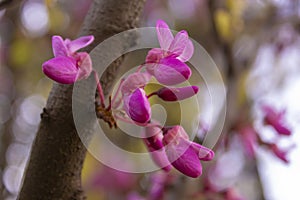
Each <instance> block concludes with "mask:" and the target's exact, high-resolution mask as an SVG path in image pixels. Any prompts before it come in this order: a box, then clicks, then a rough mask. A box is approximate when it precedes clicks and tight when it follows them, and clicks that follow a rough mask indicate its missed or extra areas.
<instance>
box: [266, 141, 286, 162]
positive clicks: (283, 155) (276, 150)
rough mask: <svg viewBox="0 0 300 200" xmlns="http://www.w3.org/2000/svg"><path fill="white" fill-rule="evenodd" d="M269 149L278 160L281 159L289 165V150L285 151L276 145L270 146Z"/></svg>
mask: <svg viewBox="0 0 300 200" xmlns="http://www.w3.org/2000/svg"><path fill="white" fill-rule="evenodd" d="M269 147H270V149H271V150H272V152H273V153H274V154H275V155H276V157H277V158H279V159H280V160H282V161H283V162H285V163H289V160H288V158H287V154H288V150H286V151H284V150H282V149H280V148H279V147H278V146H277V145H276V144H269Z"/></svg>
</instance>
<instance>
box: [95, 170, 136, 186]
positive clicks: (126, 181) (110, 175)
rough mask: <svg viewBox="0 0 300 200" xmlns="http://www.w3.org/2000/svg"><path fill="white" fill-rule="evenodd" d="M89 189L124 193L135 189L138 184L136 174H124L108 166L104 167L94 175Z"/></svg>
mask: <svg viewBox="0 0 300 200" xmlns="http://www.w3.org/2000/svg"><path fill="white" fill-rule="evenodd" d="M90 181H91V182H90V183H89V187H91V188H93V189H99V188H101V189H103V191H114V192H115V191H120V192H122V191H123V192H124V191H127V190H130V189H132V188H133V187H134V185H135V184H136V182H137V176H136V175H135V174H131V173H127V172H122V171H119V170H116V169H113V168H110V167H107V166H103V167H102V168H101V169H100V170H99V171H97V172H96V173H95V174H93V177H92V178H91V180H90Z"/></svg>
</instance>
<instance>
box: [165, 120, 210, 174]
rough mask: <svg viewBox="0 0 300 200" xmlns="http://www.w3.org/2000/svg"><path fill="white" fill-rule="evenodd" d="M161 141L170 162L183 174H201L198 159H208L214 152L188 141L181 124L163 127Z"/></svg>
mask: <svg viewBox="0 0 300 200" xmlns="http://www.w3.org/2000/svg"><path fill="white" fill-rule="evenodd" d="M163 132H164V133H163V134H164V138H163V143H164V145H165V149H166V154H167V156H168V159H169V161H170V162H171V164H172V165H173V166H174V167H175V168H176V169H177V170H178V171H180V172H182V173H183V174H185V175H187V176H190V177H193V178H196V177H198V176H200V175H201V174H202V165H201V163H200V160H203V161H210V160H212V159H213V157H214V152H213V151H212V150H210V149H208V148H206V147H204V146H202V145H200V144H197V143H195V142H191V141H189V137H188V135H187V133H186V132H185V130H184V129H183V128H182V127H181V126H178V125H177V126H173V127H168V128H164V129H163Z"/></svg>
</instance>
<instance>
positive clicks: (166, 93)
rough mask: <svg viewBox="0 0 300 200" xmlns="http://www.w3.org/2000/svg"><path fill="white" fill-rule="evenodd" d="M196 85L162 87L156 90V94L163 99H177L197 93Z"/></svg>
mask: <svg viewBox="0 0 300 200" xmlns="http://www.w3.org/2000/svg"><path fill="white" fill-rule="evenodd" d="M198 90H199V88H198V87H197V86H187V87H179V88H168V87H163V88H161V89H160V90H158V92H157V96H158V97H159V98H161V99H163V100H165V101H178V100H184V99H187V98H190V97H192V96H194V95H195V94H197V92H198Z"/></svg>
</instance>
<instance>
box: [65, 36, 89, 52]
mask: <svg viewBox="0 0 300 200" xmlns="http://www.w3.org/2000/svg"><path fill="white" fill-rule="evenodd" d="M93 41H94V36H92V35H88V36H82V37H80V38H77V39H76V40H73V41H70V42H69V43H68V44H67V47H68V49H69V51H70V52H71V53H74V52H76V51H77V50H79V49H82V48H84V47H86V46H88V45H89V44H91V43H92V42H93Z"/></svg>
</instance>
